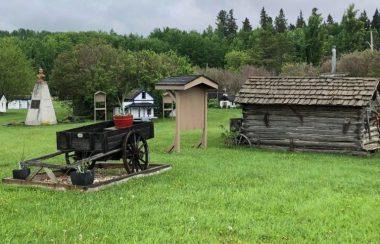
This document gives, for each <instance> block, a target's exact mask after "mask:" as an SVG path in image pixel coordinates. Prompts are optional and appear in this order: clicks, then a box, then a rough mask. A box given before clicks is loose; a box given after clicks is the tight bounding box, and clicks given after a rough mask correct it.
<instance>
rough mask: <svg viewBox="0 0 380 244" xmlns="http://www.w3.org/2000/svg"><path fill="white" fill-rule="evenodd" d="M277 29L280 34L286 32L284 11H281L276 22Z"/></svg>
mask: <svg viewBox="0 0 380 244" xmlns="http://www.w3.org/2000/svg"><path fill="white" fill-rule="evenodd" d="M274 23H275V29H276V31H277V32H278V33H284V32H285V31H286V26H287V20H286V19H285V14H284V10H283V9H280V13H279V14H278V16H277V17H276V19H275V21H274Z"/></svg>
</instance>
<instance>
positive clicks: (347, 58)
mask: <svg viewBox="0 0 380 244" xmlns="http://www.w3.org/2000/svg"><path fill="white" fill-rule="evenodd" d="M321 72H323V73H330V72H331V60H326V61H325V62H324V63H323V64H322V66H321ZM337 72H339V73H346V74H347V75H348V76H352V77H379V76H380V51H373V52H372V51H370V50H365V51H362V52H359V51H357V52H353V53H348V54H345V55H343V56H342V57H341V58H340V59H339V60H338V62H337Z"/></svg>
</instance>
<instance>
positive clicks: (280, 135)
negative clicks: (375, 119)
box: [242, 105, 380, 154]
mask: <svg viewBox="0 0 380 244" xmlns="http://www.w3.org/2000/svg"><path fill="white" fill-rule="evenodd" d="M242 129H243V133H245V134H246V135H247V136H248V137H249V138H250V140H251V142H252V143H253V144H254V145H256V146H261V147H266V148H280V149H287V150H295V151H320V152H336V153H350V154H366V153H368V152H367V151H366V149H369V150H373V149H374V148H375V149H377V148H380V144H379V141H378V140H377V142H376V143H375V142H374V141H373V140H368V138H367V137H366V136H367V135H366V134H367V133H363V131H364V118H363V109H362V108H360V107H338V106H331V107H329V106H299V105H296V106H289V105H243V126H242ZM371 130H374V128H371ZM376 130H377V127H376ZM374 135H375V132H374ZM376 138H377V139H378V138H379V137H378V135H377V136H376ZM366 140H367V141H366ZM365 143H367V144H368V145H370V146H368V147H364V144H365Z"/></svg>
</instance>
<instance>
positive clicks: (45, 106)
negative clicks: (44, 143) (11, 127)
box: [25, 68, 57, 125]
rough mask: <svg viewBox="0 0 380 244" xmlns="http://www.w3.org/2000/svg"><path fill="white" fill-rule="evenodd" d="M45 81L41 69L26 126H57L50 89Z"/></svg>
mask: <svg viewBox="0 0 380 244" xmlns="http://www.w3.org/2000/svg"><path fill="white" fill-rule="evenodd" d="M44 79H45V75H44V72H43V69H41V68H40V69H39V71H38V75H37V82H36V84H35V85H34V89H33V94H32V102H31V104H30V107H29V109H28V114H27V116H26V120H25V124H26V125H55V124H57V118H56V116H55V112H54V107H53V102H52V99H51V96H50V92H49V87H48V85H47V83H46V82H45V80H44Z"/></svg>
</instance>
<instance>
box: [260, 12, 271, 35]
mask: <svg viewBox="0 0 380 244" xmlns="http://www.w3.org/2000/svg"><path fill="white" fill-rule="evenodd" d="M260 24H261V28H263V29H264V30H269V29H272V28H273V20H272V18H271V17H269V16H268V15H267V12H266V11H265V8H264V7H263V8H262V9H261V13H260Z"/></svg>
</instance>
